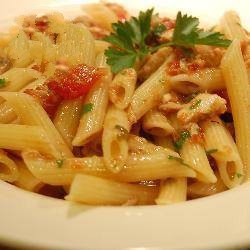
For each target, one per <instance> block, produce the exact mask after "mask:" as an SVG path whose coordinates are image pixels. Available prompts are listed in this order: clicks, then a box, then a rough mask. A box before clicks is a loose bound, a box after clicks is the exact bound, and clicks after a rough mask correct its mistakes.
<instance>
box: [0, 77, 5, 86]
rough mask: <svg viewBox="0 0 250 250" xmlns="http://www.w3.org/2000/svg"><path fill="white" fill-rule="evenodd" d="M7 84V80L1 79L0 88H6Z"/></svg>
mask: <svg viewBox="0 0 250 250" xmlns="http://www.w3.org/2000/svg"><path fill="white" fill-rule="evenodd" d="M5 84H6V80H5V78H1V79H0V88H2V87H4V86H5Z"/></svg>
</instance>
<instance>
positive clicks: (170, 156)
mask: <svg viewBox="0 0 250 250" xmlns="http://www.w3.org/2000/svg"><path fill="white" fill-rule="evenodd" d="M168 159H169V160H175V161H178V162H179V163H180V164H181V165H184V166H186V167H190V166H189V165H188V164H187V163H185V162H184V161H183V159H181V158H180V157H176V156H173V155H168Z"/></svg>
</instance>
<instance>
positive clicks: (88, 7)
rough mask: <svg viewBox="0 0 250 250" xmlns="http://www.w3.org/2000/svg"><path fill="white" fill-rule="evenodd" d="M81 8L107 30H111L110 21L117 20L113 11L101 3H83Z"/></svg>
mask: <svg viewBox="0 0 250 250" xmlns="http://www.w3.org/2000/svg"><path fill="white" fill-rule="evenodd" d="M82 10H83V11H84V12H85V13H87V14H88V15H89V16H90V17H92V18H93V19H94V20H95V21H96V23H97V24H98V25H99V26H100V27H102V28H104V29H107V30H108V31H112V23H116V22H117V21H118V19H117V16H116V15H115V13H114V12H113V11H112V10H110V9H109V8H108V7H107V6H105V5H104V4H103V3H92V4H84V5H82Z"/></svg>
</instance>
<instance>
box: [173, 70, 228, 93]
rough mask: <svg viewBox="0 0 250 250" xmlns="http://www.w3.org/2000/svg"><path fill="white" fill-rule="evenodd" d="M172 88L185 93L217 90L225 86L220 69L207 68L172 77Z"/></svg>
mask: <svg viewBox="0 0 250 250" xmlns="http://www.w3.org/2000/svg"><path fill="white" fill-rule="evenodd" d="M170 83H171V88H172V89H173V90H176V91H177V92H180V93H183V94H190V93H193V92H199V91H208V92H212V91H216V90H220V89H223V88H225V82H224V79H223V76H222V73H221V70H220V69H216V68H207V69H201V70H198V71H197V72H193V73H192V72H191V73H188V74H179V75H176V76H172V77H170Z"/></svg>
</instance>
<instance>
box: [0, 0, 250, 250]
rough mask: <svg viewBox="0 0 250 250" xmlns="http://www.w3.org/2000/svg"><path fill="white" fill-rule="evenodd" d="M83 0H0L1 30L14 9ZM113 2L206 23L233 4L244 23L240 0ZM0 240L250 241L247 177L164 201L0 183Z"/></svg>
mask: <svg viewBox="0 0 250 250" xmlns="http://www.w3.org/2000/svg"><path fill="white" fill-rule="evenodd" d="M84 2H87V1H80V0H71V1H70V0H68V1H67V0H35V1H34V0H8V1H5V0H0V26H1V27H2V28H3V29H6V27H7V26H8V25H10V24H11V23H12V21H13V18H14V17H15V16H18V15H20V14H24V13H34V12H36V13H44V12H46V10H48V9H53V10H60V11H62V12H63V13H65V14H66V15H67V16H69V17H70V16H72V15H75V14H77V13H80V9H79V4H81V3H84ZM88 2H89V1H88ZM117 2H123V3H125V5H127V6H128V7H129V8H130V9H137V10H138V9H140V8H146V7H149V6H155V5H156V9H157V10H161V11H164V12H166V13H170V14H173V13H174V12H176V11H177V10H182V11H184V12H188V13H192V14H194V15H196V16H199V17H200V18H201V19H202V21H203V22H205V23H211V24H213V23H214V22H215V21H216V20H218V18H219V17H220V16H221V15H222V13H223V11H224V10H228V9H235V10H237V11H239V13H240V14H241V16H242V19H243V22H244V24H247V22H249V21H250V16H249V14H248V12H249V7H250V6H249V5H250V3H249V2H248V1H247V0H246V1H240V0H238V1H230V0H226V1H218V0H217V1H214V0H210V1H196V0H195V1H192V0H190V1H180V0H178V1H176V0H175V1H174V0H164V1H157V3H156V1H153V0H152V1H147V0H144V1H141V0H140V1H138V0H137V1H136V0H134V1H128V0H127V1H126V0H123V1H117ZM72 4H76V5H73V6H72ZM0 136H1V135H0ZM1 242H2V243H5V244H7V245H10V246H22V247H24V249H28V248H30V249H36V248H38V249H52V248H53V249H70V250H72V249H100V248H101V249H135V250H146V249H220V248H227V249H228V247H230V248H232V249H234V247H236V246H246V245H248V244H250V183H247V184H244V185H242V186H241V187H238V188H235V189H233V190H230V191H226V192H224V193H221V194H218V195H214V196H212V197H208V198H202V199H198V200H193V201H189V202H185V203H180V204H176V205H171V206H144V207H141V206H139V207H86V206H81V205H76V204H70V203H68V202H66V201H61V200H56V199H52V198H46V197H43V196H40V195H37V194H32V193H29V192H26V191H23V190H20V189H18V188H16V187H13V186H11V185H9V184H7V183H4V182H0V243H1Z"/></svg>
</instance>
